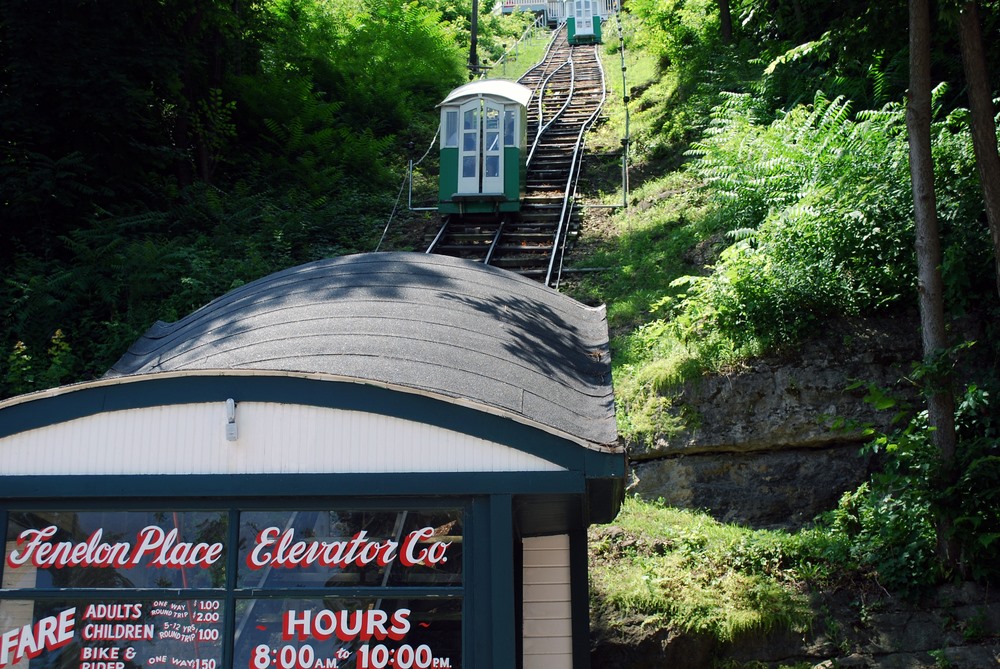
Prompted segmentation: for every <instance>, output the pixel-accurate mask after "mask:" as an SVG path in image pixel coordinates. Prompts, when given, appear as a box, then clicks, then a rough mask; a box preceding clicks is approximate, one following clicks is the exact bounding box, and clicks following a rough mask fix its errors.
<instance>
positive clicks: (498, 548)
mask: <svg viewBox="0 0 1000 669" xmlns="http://www.w3.org/2000/svg"><path fill="white" fill-rule="evenodd" d="M511 501H512V500H511V496H510V495H493V496H492V497H491V498H490V542H489V543H490V552H491V558H492V559H491V561H490V579H489V584H490V589H491V594H490V599H491V600H492V602H493V607H492V608H493V610H492V614H493V620H492V621H491V622H492V624H491V625H490V626H489V627H490V630H491V631H492V633H493V638H492V645H493V654H492V655H493V663H492V665H490V666H492V667H495V668H496V669H507V668H508V667H514V666H515V665H516V662H517V659H516V656H515V653H516V648H517V642H516V641H515V637H516V635H517V630H516V628H515V620H516V616H515V615H514V606H515V598H514V582H515V580H516V579H514V518H513V514H512V512H511Z"/></svg>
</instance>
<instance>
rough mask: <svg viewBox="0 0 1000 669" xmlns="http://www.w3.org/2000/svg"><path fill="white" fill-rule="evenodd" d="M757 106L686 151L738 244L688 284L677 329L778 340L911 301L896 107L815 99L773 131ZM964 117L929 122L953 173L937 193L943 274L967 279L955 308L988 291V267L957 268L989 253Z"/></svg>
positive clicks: (719, 120) (902, 144)
mask: <svg viewBox="0 0 1000 669" xmlns="http://www.w3.org/2000/svg"><path fill="white" fill-rule="evenodd" d="M755 106H756V104H755V102H754V100H753V99H751V98H750V97H749V96H743V95H741V96H730V97H729V99H728V101H727V103H726V104H724V105H722V106H720V107H719V108H718V109H717V111H716V114H715V117H714V119H713V127H712V129H711V131H710V132H709V133H708V134H707V136H706V138H705V139H704V140H702V141H700V142H698V143H696V144H695V145H694V148H693V149H692V151H691V154H692V155H693V156H694V158H695V159H694V160H693V161H692V163H691V169H692V171H693V172H694V174H695V175H696V176H697V177H698V178H700V179H702V180H703V181H704V182H705V184H706V188H707V189H708V190H709V192H710V197H711V198H712V199H713V201H714V202H715V203H716V204H717V206H718V208H717V210H716V214H715V215H716V216H717V217H718V220H719V222H720V225H726V226H727V227H729V228H730V229H731V230H732V232H731V233H730V236H731V238H732V239H733V244H732V245H731V246H729V247H728V248H727V249H726V250H725V251H723V252H722V254H721V255H720V258H719V262H718V263H717V264H716V266H715V270H714V272H713V273H712V274H710V275H708V276H697V277H690V278H686V279H685V280H684V284H685V285H686V286H687V290H688V292H687V295H686V299H685V301H684V302H683V303H682V304H681V306H680V308H679V309H678V311H677V312H676V315H677V320H678V323H679V324H680V325H681V327H683V328H685V329H686V331H687V332H688V334H689V336H695V335H698V334H699V333H701V332H703V331H704V330H705V329H706V328H710V329H712V330H713V331H716V332H719V333H721V334H722V335H723V336H725V337H727V338H729V339H731V340H732V341H733V342H735V343H736V344H737V345H738V346H746V345H752V344H757V345H759V346H762V347H764V348H767V347H782V346H789V345H791V344H794V343H795V342H797V341H799V340H800V339H801V338H802V337H803V336H804V335H806V334H807V333H808V332H810V331H811V329H812V328H814V327H815V325H816V324H817V323H819V322H821V321H822V320H824V319H828V318H831V317H835V316H842V315H860V314H870V313H873V312H874V311H876V310H878V309H882V308H885V307H886V306H889V305H892V304H895V303H898V302H899V301H900V299H901V298H902V297H904V296H905V297H909V296H910V295H911V294H912V291H913V282H914V276H913V261H912V250H911V245H910V242H909V239H910V238H911V237H912V235H913V232H912V223H911V214H910V211H911V206H912V205H911V202H910V198H911V196H910V193H909V187H908V185H907V184H908V176H907V175H908V162H907V143H906V137H905V134H904V133H903V127H904V119H903V116H904V111H903V108H902V106H901V105H887V106H886V107H885V108H883V109H882V110H880V111H878V112H864V113H861V114H859V115H858V118H857V119H854V118H852V114H851V111H850V109H851V108H850V105H849V103H847V102H846V101H844V100H842V99H837V100H832V101H831V100H828V99H827V98H826V97H825V96H823V95H822V93H817V95H816V98H815V100H814V102H813V104H812V105H810V106H808V107H806V106H802V107H797V108H795V109H793V110H792V111H791V112H789V113H788V114H786V115H784V116H782V117H781V118H779V119H778V120H776V121H774V122H772V123H770V124H768V125H766V126H765V125H760V124H759V123H757V122H756V121H755V119H756V118H757V112H756V110H755ZM964 118H965V112H963V111H957V112H955V113H953V114H951V115H949V116H948V117H947V118H946V119H944V120H942V121H939V122H937V123H935V126H934V127H935V134H936V135H937V136H938V137H939V142H938V148H937V155H936V160H937V170H938V171H939V172H944V171H948V172H950V173H951V174H950V175H948V176H950V179H948V181H949V182H950V183H951V184H952V186H951V188H950V189H949V190H945V191H943V192H942V194H941V197H940V198H939V208H940V211H941V212H942V219H943V220H946V221H949V224H948V228H947V230H946V231H945V234H946V235H947V236H946V237H945V239H946V248H948V249H949V251H948V257H949V259H950V260H949V263H950V266H949V267H948V268H947V269H950V270H955V271H954V272H951V274H953V275H962V276H965V277H966V279H965V282H964V283H963V288H965V289H966V292H965V294H962V293H960V292H956V293H955V294H954V295H953V296H950V297H954V298H955V299H954V301H953V302H952V304H961V303H962V301H964V300H967V299H968V289H969V288H974V289H975V290H977V291H983V290H985V286H986V282H985V281H984V279H986V276H985V274H984V273H980V272H977V271H973V272H970V271H968V270H966V269H963V268H961V267H959V266H958V265H959V263H962V264H965V263H967V262H968V261H969V260H970V258H979V257H981V256H982V255H983V254H985V255H988V249H989V246H988V242H987V240H986V239H985V237H984V236H983V235H982V230H981V228H979V226H978V225H977V222H976V219H977V218H978V217H979V215H980V214H981V211H982V209H981V207H982V205H981V202H979V201H978V198H977V196H976V195H975V190H974V188H975V177H974V174H973V173H972V171H971V170H972V167H973V165H974V163H973V162H972V160H971V155H970V154H969V139H968V132H967V129H965V128H964V127H963V125H964V121H963V119H964ZM943 180H944V179H943ZM957 180H959V181H958V183H956V181H957ZM952 231H954V233H955V234H952ZM953 238H954V240H955V241H954V242H953V243H948V242H951V239H953ZM951 258H955V260H951ZM958 258H961V261H958V260H957V259H958ZM981 262H982V261H981V260H978V259H977V260H976V262H974V263H970V264H971V265H972V267H979V266H980V265H981Z"/></svg>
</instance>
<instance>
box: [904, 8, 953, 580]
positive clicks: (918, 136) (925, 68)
mask: <svg viewBox="0 0 1000 669" xmlns="http://www.w3.org/2000/svg"><path fill="white" fill-rule="evenodd" d="M906 129H907V132H908V134H909V145H910V181H911V186H912V188H913V214H914V221H915V223H916V251H917V290H918V293H919V295H918V297H919V302H920V325H921V330H922V338H923V352H924V363H925V364H927V365H929V366H932V368H935V369H941V370H942V372H941V373H940V374H931V375H930V379H929V384H928V387H927V388H925V392H926V395H927V414H928V422H929V423H930V427H931V429H932V430H933V432H932V433H931V437H932V439H933V440H934V444H935V446H937V448H938V451H939V453H940V456H941V460H942V466H943V472H944V480H943V481H942V482H941V483H942V484H943V485H944V486H947V485H948V484H949V479H950V478H951V475H950V474H949V472H951V471H952V470H953V469H954V466H953V463H954V460H955V398H954V395H953V393H952V390H951V384H950V374H949V373H947V371H944V370H946V369H947V366H945V365H941V362H942V361H941V360H940V355H941V352H942V351H944V350H945V349H946V348H947V346H948V343H947V333H946V331H945V324H944V290H943V283H942V280H941V270H940V267H941V239H940V237H939V235H938V223H937V213H936V211H935V198H934V162H933V158H932V156H931V22H930V7H929V0H910V90H909V93H908V100H907V105H906ZM936 529H937V545H938V559H939V560H940V561H941V564H942V566H943V567H944V568H945V569H946V570H954V569H955V568H956V567H957V566H958V564H959V555H958V551H957V549H956V547H955V542H954V540H953V538H952V532H951V520H950V515H949V514H948V513H947V512H942V511H939V512H938V514H937V528H936Z"/></svg>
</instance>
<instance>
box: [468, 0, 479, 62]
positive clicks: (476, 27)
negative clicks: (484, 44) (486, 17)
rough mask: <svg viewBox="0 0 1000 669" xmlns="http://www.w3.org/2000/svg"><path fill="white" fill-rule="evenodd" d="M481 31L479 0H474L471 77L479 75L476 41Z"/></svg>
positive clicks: (470, 56)
mask: <svg viewBox="0 0 1000 669" xmlns="http://www.w3.org/2000/svg"><path fill="white" fill-rule="evenodd" d="M478 33H479V0H472V38H471V39H470V40H469V79H475V78H476V77H478V76H479V56H478V55H477V54H476V42H477V41H478V39H479V37H478Z"/></svg>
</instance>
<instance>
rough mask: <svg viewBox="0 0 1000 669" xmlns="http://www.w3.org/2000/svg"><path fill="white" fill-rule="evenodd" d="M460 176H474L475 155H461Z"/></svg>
mask: <svg viewBox="0 0 1000 669" xmlns="http://www.w3.org/2000/svg"><path fill="white" fill-rule="evenodd" d="M462 176H463V177H474V176H476V157H475V156H463V157H462Z"/></svg>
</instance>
